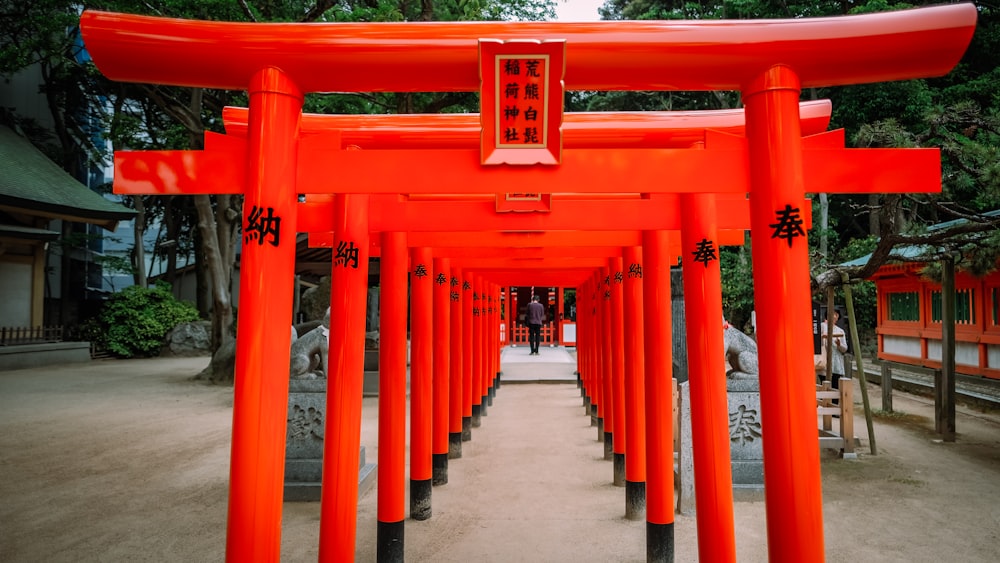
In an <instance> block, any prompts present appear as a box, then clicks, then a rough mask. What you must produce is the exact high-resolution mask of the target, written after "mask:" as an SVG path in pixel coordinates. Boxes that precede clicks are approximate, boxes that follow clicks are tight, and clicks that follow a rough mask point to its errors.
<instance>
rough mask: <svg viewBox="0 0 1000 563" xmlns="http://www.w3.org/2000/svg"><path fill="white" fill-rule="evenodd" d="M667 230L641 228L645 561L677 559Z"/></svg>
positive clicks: (657, 561)
mask: <svg viewBox="0 0 1000 563" xmlns="http://www.w3.org/2000/svg"><path fill="white" fill-rule="evenodd" d="M668 243H669V240H668V233H667V232H666V231H643V233H642V257H643V263H644V264H643V266H644V267H643V271H642V303H643V311H642V321H643V337H644V342H643V354H644V355H645V362H644V366H645V386H646V389H645V392H646V561H647V563H667V562H669V561H673V560H674V444H673V435H674V417H673V411H674V400H673V392H672V390H671V372H672V346H673V335H672V334H671V330H672V327H671V315H670V308H671V307H670V261H669V254H668V250H667V248H668Z"/></svg>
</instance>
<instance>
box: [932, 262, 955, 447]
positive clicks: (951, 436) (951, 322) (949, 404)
mask: <svg viewBox="0 0 1000 563" xmlns="http://www.w3.org/2000/svg"><path fill="white" fill-rule="evenodd" d="M942 266H944V268H943V270H944V271H943V272H942V273H943V276H942V279H941V377H940V378H935V382H934V383H935V386H938V385H939V384H940V391H939V395H940V398H941V400H940V402H937V403H936V404H935V411H936V414H937V421H938V423H937V425H936V426H937V431H938V432H939V433H940V434H941V438H942V439H943V440H944V441H945V442H954V441H955V260H954V259H952V258H951V257H949V258H946V259H945V260H944V261H943V264H942ZM939 379H940V381H939Z"/></svg>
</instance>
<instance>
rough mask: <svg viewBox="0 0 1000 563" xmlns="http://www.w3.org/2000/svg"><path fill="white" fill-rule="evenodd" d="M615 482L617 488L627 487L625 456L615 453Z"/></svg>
mask: <svg viewBox="0 0 1000 563" xmlns="http://www.w3.org/2000/svg"><path fill="white" fill-rule="evenodd" d="M614 464H615V465H614V472H615V476H614V480H613V483H614V485H615V486H616V487H624V486H625V454H620V453H617V452H615V454H614Z"/></svg>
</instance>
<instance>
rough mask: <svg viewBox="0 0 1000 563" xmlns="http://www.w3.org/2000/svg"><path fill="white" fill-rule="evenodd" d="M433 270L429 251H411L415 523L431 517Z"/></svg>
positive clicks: (412, 507)
mask: <svg viewBox="0 0 1000 563" xmlns="http://www.w3.org/2000/svg"><path fill="white" fill-rule="evenodd" d="M433 267H434V264H433V263H432V258H431V249H430V248H427V247H418V248H414V249H412V250H411V251H410V270H409V272H410V517H411V518H413V519H414V520H427V519H428V518H430V517H431V489H432V488H433V484H432V482H431V481H432V480H433V477H434V470H433V465H434V464H433V461H432V459H433V454H432V451H431V450H432V444H431V440H432V438H431V428H432V424H433V422H432V419H431V412H432V402H433V401H434V396H433V382H434V375H433V370H434V348H433V346H434V335H433V330H434V280H433V277H432V276H431V273H432V270H433ZM404 388H405V386H404Z"/></svg>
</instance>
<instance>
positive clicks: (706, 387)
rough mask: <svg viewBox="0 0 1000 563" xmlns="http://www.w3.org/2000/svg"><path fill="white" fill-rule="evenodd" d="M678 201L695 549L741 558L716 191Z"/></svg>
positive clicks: (710, 556) (709, 556)
mask: <svg viewBox="0 0 1000 563" xmlns="http://www.w3.org/2000/svg"><path fill="white" fill-rule="evenodd" d="M681 203H682V210H683V220H682V223H681V249H682V252H681V259H682V264H683V271H682V273H683V280H684V281H683V283H684V309H685V329H686V333H687V347H688V348H687V349H688V374H689V376H688V391H689V395H690V400H691V407H690V413H691V442H692V445H693V447H694V451H693V457H694V476H693V477H694V482H695V483H696V484H697V486H696V488H695V505H696V507H697V510H696V516H697V520H698V553H699V556H700V557H702V558H704V559H705V560H707V561H736V539H735V537H736V536H735V532H734V527H733V472H732V465H731V460H730V453H729V452H730V434H729V432H730V430H729V424H728V421H729V403H728V399H727V396H726V377H725V373H726V366H725V343H724V339H723V331H724V329H725V327H724V325H723V312H722V270H721V265H720V262H719V254H718V252H719V244H718V226H717V225H718V223H717V221H716V204H715V203H716V202H715V196H713V195H711V194H684V195H682V196H681ZM812 424H814V423H810V425H812ZM765 436H766V432H765ZM764 442H765V443H767V438H764ZM688 451H690V450H688Z"/></svg>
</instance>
